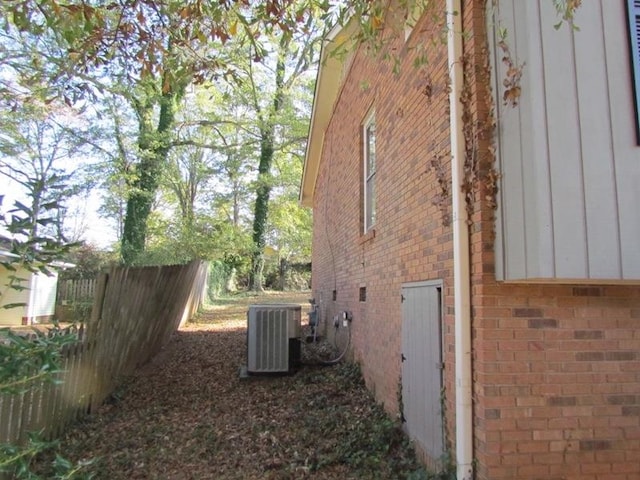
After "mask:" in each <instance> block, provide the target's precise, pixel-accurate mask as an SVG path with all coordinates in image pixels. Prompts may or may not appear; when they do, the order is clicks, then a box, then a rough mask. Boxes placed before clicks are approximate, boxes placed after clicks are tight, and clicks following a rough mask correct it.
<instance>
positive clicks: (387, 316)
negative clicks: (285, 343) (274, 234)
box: [300, 0, 640, 480]
mask: <svg viewBox="0 0 640 480" xmlns="http://www.w3.org/2000/svg"><path fill="white" fill-rule="evenodd" d="M404 3H405V5H406V2H404ZM409 3H410V4H411V5H413V4H414V2H409ZM435 3H436V4H437V6H436V7H434V8H433V9H430V10H428V11H427V12H421V11H420V9H419V8H418V7H415V8H414V9H413V10H412V11H411V12H409V14H406V7H405V8H404V9H403V7H401V6H399V5H397V4H395V3H393V2H391V4H390V5H389V6H388V8H387V11H386V17H385V20H384V22H383V23H382V25H383V26H382V27H381V28H383V29H384V30H383V38H385V45H384V46H383V50H384V51H387V52H392V56H393V58H394V60H391V61H382V60H380V59H379V58H377V57H375V56H374V55H372V54H370V53H368V52H367V49H368V47H367V45H366V44H354V39H355V38H357V31H358V27H357V25H356V22H353V21H352V22H351V23H349V24H347V25H346V26H343V27H340V28H336V29H334V30H333V31H332V32H330V33H329V34H328V36H327V38H326V41H325V44H324V48H323V61H322V62H321V66H320V69H319V73H318V82H317V85H316V93H315V100H314V107H313V117H312V121H311V127H310V133H309V143H308V147H307V154H306V159H305V168H304V175H303V180H302V186H301V194H300V199H301V202H302V204H303V205H306V206H309V207H312V208H313V212H314V233H313V279H312V285H313V293H314V297H315V298H316V302H317V303H318V304H319V309H320V314H321V315H322V316H324V317H325V318H327V317H328V318H330V317H331V316H333V315H334V314H335V313H337V312H339V311H342V310H350V311H352V313H353V322H352V352H351V353H352V356H353V358H354V359H355V360H356V361H358V362H360V364H361V366H362V370H363V374H364V376H365V379H366V381H367V384H368V386H369V387H370V389H371V390H372V391H373V392H374V393H375V395H376V397H377V398H378V400H379V401H381V402H383V403H384V405H385V407H386V408H387V409H388V410H389V411H390V412H391V413H393V414H398V415H402V417H403V419H404V420H405V426H406V430H407V432H408V433H409V435H410V436H411V437H412V438H413V439H414V441H415V444H416V447H417V448H418V450H419V451H420V452H421V454H422V455H423V457H424V460H425V462H427V463H429V464H433V465H436V466H437V465H438V462H439V459H441V458H442V456H443V454H445V453H451V455H452V456H453V458H455V460H456V463H457V471H458V478H459V479H462V478H465V479H468V478H476V479H487V480H488V479H491V480H497V479H509V480H512V479H541V478H544V479H581V480H593V479H616V480H632V479H636V480H637V479H639V478H640V241H639V240H638V239H639V238H640V214H639V213H638V208H639V206H640V146H639V145H640V118H639V116H640V106H639V105H638V103H639V101H640V66H639V63H640V48H639V46H638V42H639V41H640V40H639V35H638V30H639V29H640V3H639V2H638V0H627V1H623V0H619V1H611V0H607V1H606V2H605V0H599V1H598V0H587V1H585V2H582V3H583V5H582V6H581V7H580V8H579V9H578V11H577V12H576V17H575V23H576V25H577V26H578V27H579V28H578V29H572V28H571V26H570V25H568V24H566V23H565V24H564V25H562V26H561V27H560V28H557V29H556V28H554V25H555V24H557V23H558V21H559V17H558V14H557V12H556V10H555V8H554V4H553V2H552V0H539V1H533V0H527V1H523V0H499V1H496V2H485V1H481V0H462V1H461V0H447V2H446V5H445V1H444V0H443V1H441V2H435ZM485 3H488V5H485ZM605 5H606V8H605ZM438 11H439V12H444V11H449V12H452V11H456V12H459V14H458V15H450V16H448V17H447V20H448V21H449V22H450V24H449V28H448V29H447V30H444V31H446V32H448V36H447V38H446V39H442V40H439V38H441V37H442V35H440V34H441V33H442V32H443V28H442V27H443V25H442V24H441V21H442V19H441V18H440V17H439V16H438V15H434V13H435V12H438ZM462 32H463V33H462ZM505 34H506V36H505ZM434 39H435V40H434ZM352 45H353V46H352ZM345 47H347V48H345ZM338 50H346V51H347V53H346V54H342V55H336V54H334V53H332V52H335V51H338ZM424 58H427V59H428V62H426V63H425V62H424V61H422V59H424Z"/></svg>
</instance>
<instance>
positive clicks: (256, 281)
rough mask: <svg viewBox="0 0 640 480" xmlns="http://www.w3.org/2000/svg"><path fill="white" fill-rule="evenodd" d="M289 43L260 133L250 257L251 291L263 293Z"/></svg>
mask: <svg viewBox="0 0 640 480" xmlns="http://www.w3.org/2000/svg"><path fill="white" fill-rule="evenodd" d="M287 46H288V42H287V40H286V39H285V37H283V40H282V41H281V42H280V54H279V56H278V63H277V65H276V78H275V82H276V85H275V93H274V98H273V110H272V111H271V112H270V113H269V115H268V116H267V119H266V121H265V122H263V126H262V128H261V129H260V136H261V139H260V164H259V166H258V188H257V192H256V203H255V208H254V217H253V237H252V239H253V254H252V257H251V282H250V285H251V289H252V290H254V291H259V292H260V291H263V290H264V287H263V283H262V280H263V279H262V273H263V271H264V247H265V246H266V239H265V233H266V226H267V219H268V216H269V196H270V195H271V178H270V177H271V164H272V163H273V155H274V151H275V148H274V144H275V131H274V130H275V120H276V116H277V114H278V112H279V111H280V109H281V108H282V103H283V100H284V73H285V59H284V57H285V52H286V51H287Z"/></svg>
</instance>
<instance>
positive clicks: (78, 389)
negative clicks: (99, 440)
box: [0, 261, 207, 478]
mask: <svg viewBox="0 0 640 480" xmlns="http://www.w3.org/2000/svg"><path fill="white" fill-rule="evenodd" d="M206 278H207V265H206V264H205V263H204V262H200V261H196V262H192V263H190V264H188V265H176V266H165V267H142V268H112V269H111V270H110V271H109V272H108V273H106V274H103V275H102V276H101V277H100V278H99V279H98V284H97V286H96V293H95V297H94V305H93V310H92V315H91V320H90V321H89V322H88V323H87V325H86V328H85V329H84V332H81V334H80V335H79V341H78V342H77V343H76V344H74V345H71V346H69V347H65V348H64V349H63V350H62V371H61V372H60V373H59V374H57V376H56V378H55V380H56V382H55V383H52V382H42V381H39V382H37V383H35V382H34V384H33V385H31V388H29V389H28V390H27V391H25V392H23V393H18V394H0V443H14V444H16V443H21V442H24V441H25V439H26V438H27V432H35V431H38V432H42V434H43V437H44V438H45V439H51V438H55V437H56V436H57V435H59V434H60V433H61V432H62V430H63V429H64V428H65V427H66V426H67V425H68V424H69V423H70V422H71V421H73V420H75V419H77V418H79V417H80V416H82V415H84V414H86V413H88V412H91V411H92V410H94V409H95V408H96V407H97V406H99V405H100V404H101V403H102V402H103V401H104V400H105V398H106V397H107V396H108V395H109V394H110V393H112V392H113V390H114V389H115V388H116V387H117V385H118V382H119V381H120V380H121V379H122V378H123V377H126V376H127V375H130V374H131V373H133V371H134V370H135V369H136V368H137V367H139V366H141V365H143V364H144V363H146V362H148V361H149V360H150V359H151V358H152V357H153V356H154V355H155V354H156V353H158V351H159V350H160V349H161V348H162V347H163V345H165V344H166V342H167V341H168V340H169V338H170V336H171V334H172V333H173V332H174V331H175V330H176V329H177V328H178V327H179V326H180V325H181V324H182V323H184V322H186V321H187V320H188V319H189V318H190V317H192V316H193V315H194V314H195V313H196V311H197V309H198V308H199V306H200V304H201V301H202V298H203V295H204V293H205V291H206ZM0 478H1V474H0Z"/></svg>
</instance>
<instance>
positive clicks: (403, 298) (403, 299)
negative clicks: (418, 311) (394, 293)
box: [400, 294, 406, 303]
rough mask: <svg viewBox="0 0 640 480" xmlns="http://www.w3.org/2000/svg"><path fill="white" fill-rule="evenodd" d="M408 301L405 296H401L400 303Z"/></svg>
mask: <svg viewBox="0 0 640 480" xmlns="http://www.w3.org/2000/svg"><path fill="white" fill-rule="evenodd" d="M405 300H406V298H405V297H404V295H402V294H400V303H403V302H404V301H405Z"/></svg>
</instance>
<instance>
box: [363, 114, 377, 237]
mask: <svg viewBox="0 0 640 480" xmlns="http://www.w3.org/2000/svg"><path fill="white" fill-rule="evenodd" d="M371 127H373V135H371V133H370V129H371ZM371 137H373V149H372V148H371V145H370V139H371ZM372 150H373V155H371V151H372ZM371 157H373V169H372V170H373V171H371V170H370V162H369V160H370V158H371ZM377 166H378V165H377V156H376V116H375V110H373V109H372V110H371V111H370V112H369V113H368V114H367V116H366V117H365V119H364V122H362V175H363V176H362V179H363V181H362V190H363V192H362V213H363V233H365V234H366V233H368V232H369V231H371V229H372V228H373V227H374V226H375V224H376V172H377ZM370 185H371V190H372V194H370V193H369V191H370V190H369V186H370ZM370 196H371V197H372V198H370Z"/></svg>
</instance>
